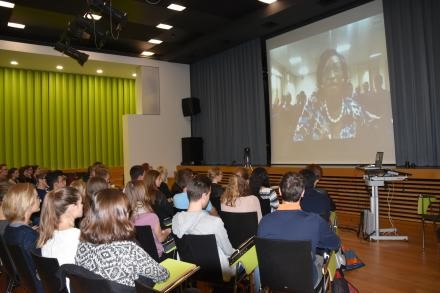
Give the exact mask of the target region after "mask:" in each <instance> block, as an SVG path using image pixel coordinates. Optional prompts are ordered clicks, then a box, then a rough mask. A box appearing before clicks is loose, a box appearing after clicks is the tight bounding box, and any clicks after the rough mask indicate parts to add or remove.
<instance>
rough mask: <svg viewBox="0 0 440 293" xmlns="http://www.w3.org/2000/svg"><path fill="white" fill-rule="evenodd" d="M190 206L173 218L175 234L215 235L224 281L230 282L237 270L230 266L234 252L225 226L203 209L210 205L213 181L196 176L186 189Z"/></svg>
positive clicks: (180, 236) (180, 235) (181, 235)
mask: <svg viewBox="0 0 440 293" xmlns="http://www.w3.org/2000/svg"><path fill="white" fill-rule="evenodd" d="M186 189H187V193H188V197H189V206H188V211H186V212H181V213H177V214H176V215H175V216H174V217H173V233H174V234H175V235H176V236H177V237H179V238H182V237H183V235H186V234H187V235H209V234H214V235H215V240H216V242H217V250H218V254H219V257H220V264H221V267H222V273H223V280H224V281H226V282H227V281H229V280H230V278H231V277H232V276H234V274H235V268H234V267H230V266H229V262H228V257H229V256H231V254H232V253H233V252H234V248H232V245H231V242H229V238H228V234H227V232H226V230H225V227H224V224H223V222H222V220H221V219H220V218H219V217H214V216H211V215H209V214H208V213H206V212H205V211H204V210H203V209H204V208H206V206H207V205H208V203H209V195H210V193H211V180H209V178H208V177H206V176H196V177H195V178H194V179H193V180H191V182H189V184H188V186H187V187H186Z"/></svg>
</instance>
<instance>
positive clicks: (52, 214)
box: [37, 187, 81, 248]
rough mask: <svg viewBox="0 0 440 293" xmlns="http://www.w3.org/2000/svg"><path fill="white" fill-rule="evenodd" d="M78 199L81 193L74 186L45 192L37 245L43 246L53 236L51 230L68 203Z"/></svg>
mask: <svg viewBox="0 0 440 293" xmlns="http://www.w3.org/2000/svg"><path fill="white" fill-rule="evenodd" d="M80 199H81V193H80V192H79V190H78V189H76V188H74V187H63V188H61V189H59V190H57V191H51V192H49V193H47V194H46V196H45V197H44V202H43V207H42V209H41V217H40V233H39V234H40V236H39V238H38V241H37V247H40V248H41V247H43V245H44V244H46V242H47V241H48V240H49V239H51V238H52V237H53V232H54V231H55V230H56V229H58V225H59V223H60V218H61V216H62V215H63V214H64V213H65V212H66V211H67V208H68V207H69V205H72V204H73V205H76V204H77V203H78V201H79V200H80Z"/></svg>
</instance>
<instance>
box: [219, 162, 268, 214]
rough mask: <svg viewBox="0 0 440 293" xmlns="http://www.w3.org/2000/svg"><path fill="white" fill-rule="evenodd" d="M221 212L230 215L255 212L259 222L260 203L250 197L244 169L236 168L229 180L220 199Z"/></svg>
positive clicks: (246, 173)
mask: <svg viewBox="0 0 440 293" xmlns="http://www.w3.org/2000/svg"><path fill="white" fill-rule="evenodd" d="M221 210H222V211H225V212H232V213H248V212H257V217H258V222H260V220H261V207H260V201H259V200H258V198H257V197H256V196H255V195H250V189H249V173H248V171H247V170H246V169H245V168H238V169H237V170H236V171H235V173H234V174H232V175H231V177H230V178H229V183H228V186H227V187H226V190H225V192H224V193H223V195H222V197H221Z"/></svg>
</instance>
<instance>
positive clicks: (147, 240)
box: [135, 225, 159, 262]
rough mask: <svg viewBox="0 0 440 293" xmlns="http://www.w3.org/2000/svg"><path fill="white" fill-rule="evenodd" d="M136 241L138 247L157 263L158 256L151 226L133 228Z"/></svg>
mask: <svg viewBox="0 0 440 293" xmlns="http://www.w3.org/2000/svg"><path fill="white" fill-rule="evenodd" d="M135 229H136V239H137V240H138V241H139V246H140V247H142V248H143V249H144V250H145V251H146V252H147V253H148V254H149V255H150V256H151V257H152V258H153V259H154V260H155V261H157V262H158V261H159V254H158V253H157V248H156V243H155V242H154V236H153V231H152V230H151V226H149V225H146V226H135Z"/></svg>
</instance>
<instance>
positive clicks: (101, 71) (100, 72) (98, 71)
mask: <svg viewBox="0 0 440 293" xmlns="http://www.w3.org/2000/svg"><path fill="white" fill-rule="evenodd" d="M103 72H104V71H103V70H102V69H98V70H96V73H98V74H102V73H103Z"/></svg>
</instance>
